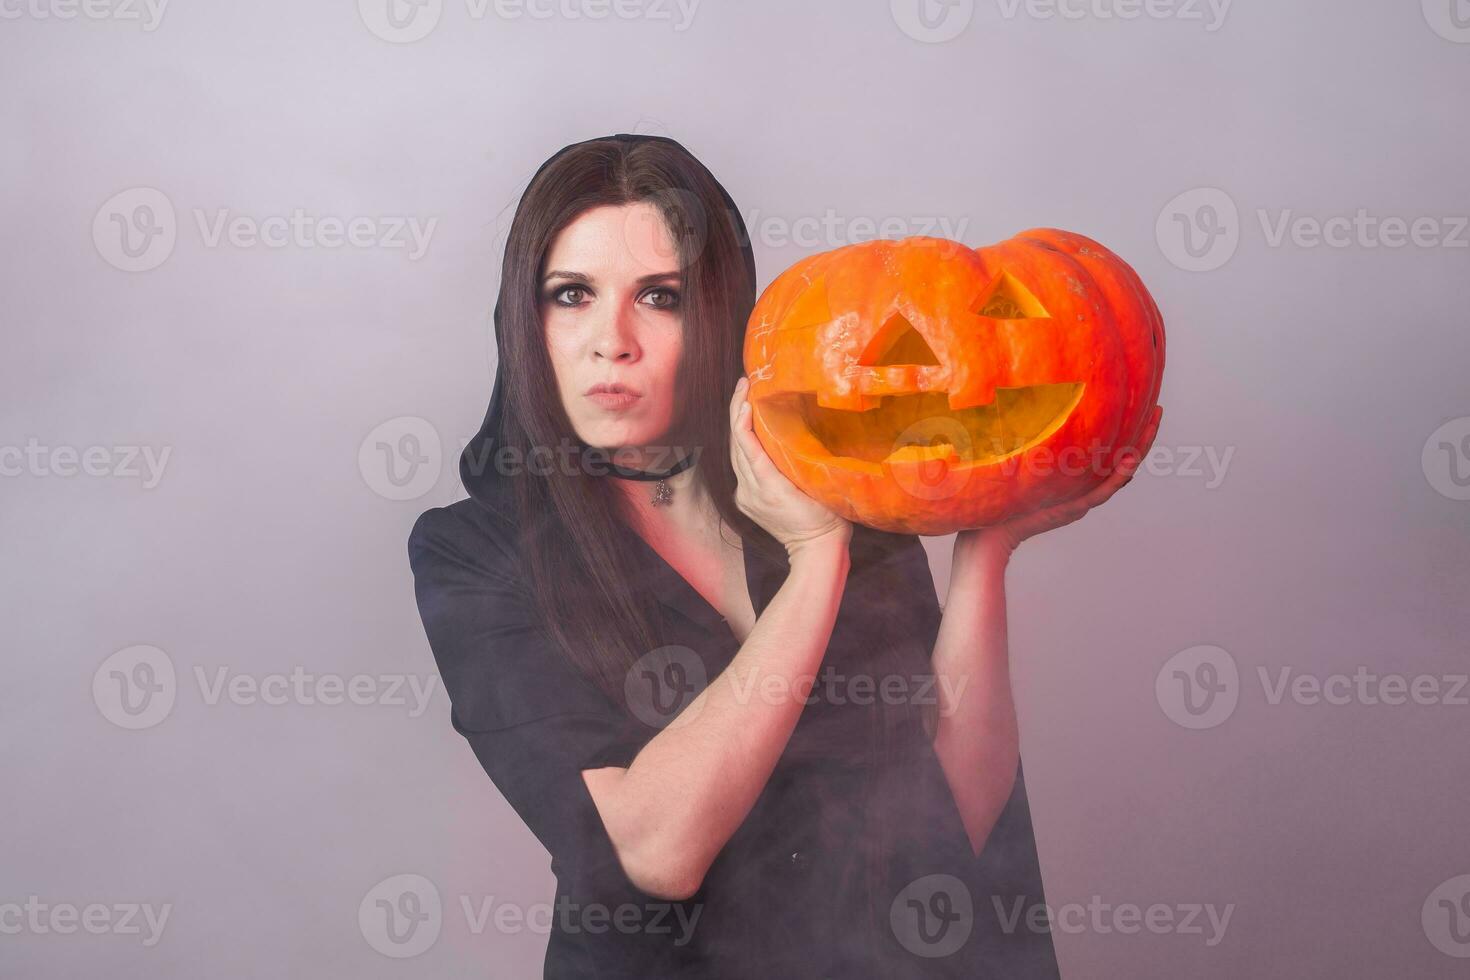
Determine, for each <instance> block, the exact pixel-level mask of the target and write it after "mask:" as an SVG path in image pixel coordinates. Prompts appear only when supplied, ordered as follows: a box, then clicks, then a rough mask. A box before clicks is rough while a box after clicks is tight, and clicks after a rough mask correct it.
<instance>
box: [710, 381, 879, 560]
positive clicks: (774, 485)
mask: <svg viewBox="0 0 1470 980" xmlns="http://www.w3.org/2000/svg"><path fill="white" fill-rule="evenodd" d="M749 390H750V381H749V380H748V379H747V378H744V377H742V378H741V379H740V380H739V381H738V382H736V384H735V395H734V397H733V398H731V400H730V462H731V464H732V465H733V466H734V467H735V477H736V479H737V480H738V481H739V485H738V486H737V487H736V489H735V505H736V506H737V507H739V508H740V512H741V513H743V514H744V515H745V516H747V517H749V518H750V519H751V520H753V521H755V522H756V523H757V524H759V525H760V526H761V527H763V528H765V529H766V531H768V532H769V533H770V535H771V536H772V537H774V538H775V539H776V540H777V541H779V542H781V543H782V544H783V545H785V546H786V552H787V554H788V555H789V554H793V553H795V552H796V551H798V550H800V549H802V548H805V547H807V546H808V545H811V544H813V543H817V542H823V541H840V542H842V544H843V545H844V547H845V546H846V544H847V542H848V541H849V540H850V539H851V537H852V525H851V524H850V523H849V522H848V521H846V520H845V519H843V518H842V517H839V516H838V515H837V514H835V513H833V512H832V511H831V510H828V509H827V508H826V507H824V506H822V505H821V504H819V503H817V501H815V500H813V499H812V498H811V497H809V496H807V495H806V493H804V492H803V491H802V490H801V489H800V488H798V487H797V486H796V484H794V483H792V482H791V481H790V480H788V479H787V478H786V475H785V474H784V473H782V472H781V471H780V470H778V469H777V468H776V464H775V463H773V462H771V458H770V456H768V455H766V450H765V447H764V446H762V445H761V443H760V439H759V438H757V436H756V434H755V427H754V423H753V420H752V412H751V408H750V400H749V399H748V398H747V394H748V392H749Z"/></svg>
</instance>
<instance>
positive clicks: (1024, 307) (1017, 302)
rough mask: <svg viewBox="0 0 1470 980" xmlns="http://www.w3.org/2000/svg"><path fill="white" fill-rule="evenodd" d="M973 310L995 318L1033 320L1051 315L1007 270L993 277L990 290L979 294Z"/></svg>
mask: <svg viewBox="0 0 1470 980" xmlns="http://www.w3.org/2000/svg"><path fill="white" fill-rule="evenodd" d="M975 312H976V313H978V314H980V315H981V316H988V317H994V318H995V319H997V320H1021V319H1033V320H1034V319H1038V318H1040V317H1049V316H1051V314H1050V313H1048V312H1046V307H1044V306H1042V305H1041V302H1040V301H1039V300H1038V299H1037V298H1036V297H1035V296H1033V295H1031V290H1029V289H1027V288H1026V287H1025V286H1023V285H1021V284H1020V283H1019V282H1017V281H1016V279H1015V278H1014V277H1013V276H1012V275H1011V274H1010V273H1009V272H1002V273H1001V274H1000V275H998V276H996V277H995V280H994V281H993V282H992V283H991V284H990V290H989V291H988V292H986V293H984V294H983V295H982V296H981V298H980V302H979V304H978V305H977V307H976V309H975Z"/></svg>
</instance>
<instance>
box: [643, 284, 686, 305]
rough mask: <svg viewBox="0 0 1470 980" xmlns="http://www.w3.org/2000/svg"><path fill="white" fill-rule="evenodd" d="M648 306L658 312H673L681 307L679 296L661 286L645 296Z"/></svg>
mask: <svg viewBox="0 0 1470 980" xmlns="http://www.w3.org/2000/svg"><path fill="white" fill-rule="evenodd" d="M644 298H645V299H647V300H648V305H649V306H652V307H653V308H654V309H658V310H673V309H678V307H679V294H678V293H677V292H676V291H675V290H672V289H669V288H667V287H664V286H659V287H656V288H654V289H650V290H649V291H648V292H647V293H645V294H644Z"/></svg>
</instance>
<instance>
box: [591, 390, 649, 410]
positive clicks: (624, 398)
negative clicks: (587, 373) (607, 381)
mask: <svg viewBox="0 0 1470 980" xmlns="http://www.w3.org/2000/svg"><path fill="white" fill-rule="evenodd" d="M587 397H588V398H590V399H592V401H593V402H595V403H596V404H597V405H599V406H600V407H602V408H605V409H607V410H608V411H613V412H616V411H621V410H622V409H625V408H628V407H629V406H631V405H632V404H633V403H634V402H636V401H637V400H638V399H639V398H641V397H642V396H641V395H635V394H633V393H632V392H630V391H594V392H590V393H589V394H588V395H587Z"/></svg>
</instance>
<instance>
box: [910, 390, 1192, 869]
mask: <svg viewBox="0 0 1470 980" xmlns="http://www.w3.org/2000/svg"><path fill="white" fill-rule="evenodd" d="M1162 415H1163V409H1162V408H1155V409H1154V413H1153V415H1152V416H1151V417H1150V419H1149V422H1148V424H1147V425H1146V426H1145V427H1144V430H1143V432H1142V433H1141V434H1140V436H1139V440H1138V447H1137V448H1135V449H1130V450H1126V451H1125V452H1123V453H1121V454H1120V456H1119V459H1118V463H1117V465H1116V466H1115V467H1114V469H1113V471H1112V472H1111V473H1110V474H1109V475H1108V478H1107V479H1106V480H1105V481H1104V482H1103V483H1102V484H1100V485H1099V486H1098V487H1097V488H1096V489H1094V490H1093V491H1091V492H1090V493H1088V494H1086V495H1084V496H1082V497H1079V498H1078V499H1077V500H1073V501H1068V502H1067V503H1065V504H1060V505H1058V506H1056V507H1051V508H1048V509H1046V510H1041V511H1036V512H1034V513H1032V514H1027V515H1025V516H1024V517H1021V518H1018V519H1016V520H1013V521H1008V522H1006V523H1004V524H998V525H995V526H994V527H989V528H982V529H979V530H973V531H961V532H960V533H959V534H958V535H956V536H955V543H954V565H953V568H952V570H951V574H950V581H949V592H948V594H947V596H946V599H945V604H944V618H943V620H942V621H941V622H940V626H939V636H938V638H937V640H936V641H935V644H934V653H933V664H934V671H935V674H936V679H937V681H938V685H937V686H938V688H939V692H940V698H939V701H940V718H939V726H938V728H937V730H936V732H935V736H934V750H935V753H936V754H937V755H938V756H939V762H940V765H941V766H942V767H943V769H944V775H945V778H946V780H947V781H948V782H949V788H950V792H951V793H952V794H953V796H954V799H955V803H956V804H957V805H958V806H959V810H960V816H961V818H962V819H963V820H964V824H965V832H966V834H967V835H968V836H969V838H970V848H971V850H972V851H973V852H974V853H975V854H976V855H979V853H980V851H981V850H982V849H983V848H984V847H985V840H986V838H987V837H989V836H990V830H991V828H992V827H994V826H995V821H996V819H997V818H998V817H999V816H1000V811H1001V810H1002V809H1003V808H1004V807H1005V805H1006V801H1007V800H1008V799H1009V798H1010V795H1011V790H1012V789H1013V788H1014V787H1015V782H1016V767H1017V765H1018V764H1019V762H1020V758H1021V754H1020V733H1019V729H1018V728H1017V725H1016V705H1015V701H1014V700H1013V699H1012V697H1011V676H1010V654H1009V650H1008V644H1007V638H1006V598H1005V572H1006V567H1007V565H1009V563H1010V556H1011V554H1012V553H1013V552H1014V551H1015V550H1016V547H1017V546H1018V545H1019V544H1020V543H1021V542H1022V541H1024V540H1026V539H1027V538H1029V537H1032V536H1033V535H1036V534H1040V533H1042V532H1043V531H1048V530H1051V529H1052V528H1057V527H1061V526H1063V525H1065V524H1070V523H1072V522H1073V521H1075V520H1077V519H1078V518H1080V517H1082V515H1084V514H1086V513H1087V512H1088V511H1089V510H1091V509H1092V508H1094V507H1097V506H1098V505H1100V504H1102V503H1103V502H1104V501H1106V500H1107V499H1108V498H1109V497H1111V496H1112V495H1113V494H1115V493H1117V492H1118V490H1119V489H1121V488H1122V487H1123V486H1125V485H1126V484H1127V483H1128V481H1130V480H1132V479H1133V474H1134V473H1135V472H1137V470H1138V465H1139V463H1140V462H1141V461H1142V460H1143V458H1144V457H1145V456H1147V455H1148V451H1149V448H1150V447H1151V446H1152V445H1153V441H1154V436H1155V435H1156V434H1157V433H1158V428H1159V421H1160V419H1161V417H1162Z"/></svg>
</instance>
